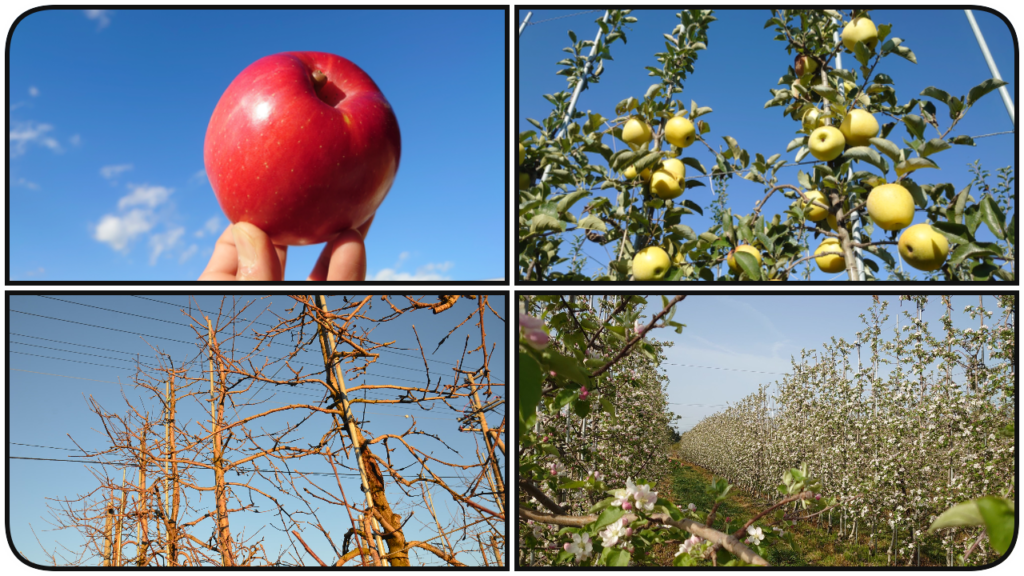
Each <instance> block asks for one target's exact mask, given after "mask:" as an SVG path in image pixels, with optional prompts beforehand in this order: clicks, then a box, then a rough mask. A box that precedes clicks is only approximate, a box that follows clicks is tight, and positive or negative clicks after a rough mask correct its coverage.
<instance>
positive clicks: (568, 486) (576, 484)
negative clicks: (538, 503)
mask: <svg viewBox="0 0 1024 576" xmlns="http://www.w3.org/2000/svg"><path fill="white" fill-rule="evenodd" d="M586 485H587V481H586V480H575V481H573V482H566V483H565V484H560V485H559V486H558V488H557V490H575V489H576V488H583V487H585V486H586Z"/></svg>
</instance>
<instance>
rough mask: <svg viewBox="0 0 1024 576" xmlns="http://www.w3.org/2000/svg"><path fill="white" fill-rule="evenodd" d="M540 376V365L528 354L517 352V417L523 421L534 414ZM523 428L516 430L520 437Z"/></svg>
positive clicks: (538, 398) (539, 386) (537, 399)
mask: <svg viewBox="0 0 1024 576" xmlns="http://www.w3.org/2000/svg"><path fill="white" fill-rule="evenodd" d="M540 395H541V376H540V366H538V365H537V361H536V360H534V359H533V357H532V356H530V355H529V354H525V353H523V352H520V353H519V391H518V396H519V417H520V418H521V419H522V421H523V422H524V423H525V422H526V421H527V420H529V419H530V418H531V417H533V416H534V415H535V414H536V410H537V403H538V402H540ZM522 434H523V430H518V437H522Z"/></svg>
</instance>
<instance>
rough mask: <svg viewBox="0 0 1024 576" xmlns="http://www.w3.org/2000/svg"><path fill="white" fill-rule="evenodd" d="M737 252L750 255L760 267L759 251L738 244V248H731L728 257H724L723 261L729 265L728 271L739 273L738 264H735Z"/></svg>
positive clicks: (748, 245)
mask: <svg viewBox="0 0 1024 576" xmlns="http://www.w3.org/2000/svg"><path fill="white" fill-rule="evenodd" d="M737 252H746V253H748V254H750V255H751V256H753V257H754V258H757V265H758V266H760V265H761V251H760V250H758V249H757V248H754V247H753V246H751V245H750V244H740V245H739V246H737V247H735V248H733V249H732V250H731V251H730V252H729V255H728V256H726V257H725V261H726V262H728V263H729V270H732V271H733V272H739V271H740V265H739V263H738V262H736V253H737Z"/></svg>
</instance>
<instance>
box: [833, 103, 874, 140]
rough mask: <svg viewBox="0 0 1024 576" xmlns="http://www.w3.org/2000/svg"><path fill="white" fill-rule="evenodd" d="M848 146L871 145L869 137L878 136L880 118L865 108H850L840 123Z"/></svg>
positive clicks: (840, 128)
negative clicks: (877, 118) (876, 117)
mask: <svg viewBox="0 0 1024 576" xmlns="http://www.w3.org/2000/svg"><path fill="white" fill-rule="evenodd" d="M839 131H840V132H842V133H843V138H845V139H846V145H847V146H870V145H871V142H869V141H868V139H869V138H874V137H875V136H878V120H875V117H874V116H873V115H872V114H871V113H870V112H867V111H865V110H860V109H855V110H850V113H849V114H847V115H846V118H843V123H842V124H840V125H839Z"/></svg>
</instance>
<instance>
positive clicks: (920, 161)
mask: <svg viewBox="0 0 1024 576" xmlns="http://www.w3.org/2000/svg"><path fill="white" fill-rule="evenodd" d="M921 168H935V169H938V168H939V166H938V164H936V163H935V162H933V161H932V160H931V159H929V158H908V159H906V160H904V161H903V162H900V163H899V164H897V165H896V174H899V175H901V176H902V175H903V174H910V173H911V172H913V171H914V170H920V169H921Z"/></svg>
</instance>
